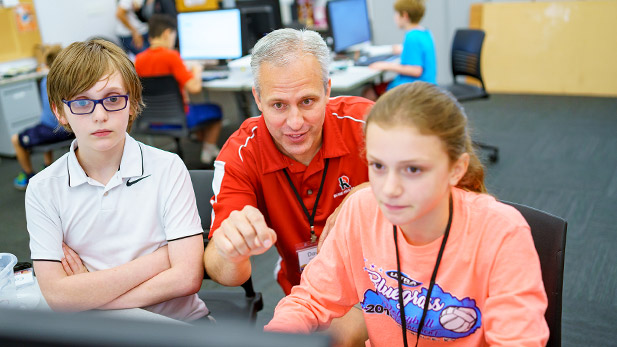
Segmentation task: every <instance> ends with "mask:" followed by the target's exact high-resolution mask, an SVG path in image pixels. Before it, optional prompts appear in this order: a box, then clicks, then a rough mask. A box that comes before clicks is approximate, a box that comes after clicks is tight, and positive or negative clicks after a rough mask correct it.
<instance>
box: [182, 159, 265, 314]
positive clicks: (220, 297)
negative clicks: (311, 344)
mask: <svg viewBox="0 0 617 347" xmlns="http://www.w3.org/2000/svg"><path fill="white" fill-rule="evenodd" d="M189 174H190V175H191V181H192V183H193V189H194V190H195V198H196V200H197V209H198V210H199V217H200V218H201V226H202V228H203V229H204V232H205V233H204V239H205V241H204V244H205V245H207V243H208V237H207V236H208V232H209V231H210V221H211V216H212V215H211V213H212V205H211V204H210V199H211V198H212V196H213V195H214V193H213V191H212V179H213V177H214V170H189ZM206 265H207V264H206ZM206 270H207V268H206ZM204 278H205V279H209V278H210V277H209V276H208V273H207V272H205V273H204ZM242 288H243V289H244V293H242V292H234V291H228V290H212V289H202V290H200V291H199V293H198V295H199V297H200V298H201V299H202V300H203V301H204V302H205V303H206V305H207V306H208V308H209V309H210V311H212V315H213V316H214V317H215V318H216V319H222V320H227V319H235V320H246V319H247V318H248V320H249V321H250V322H251V323H255V320H256V319H257V312H259V311H261V310H262V309H263V298H262V296H261V293H259V292H255V290H254V289H253V280H252V278H250V277H249V279H248V280H247V281H246V282H245V283H243V284H242Z"/></svg>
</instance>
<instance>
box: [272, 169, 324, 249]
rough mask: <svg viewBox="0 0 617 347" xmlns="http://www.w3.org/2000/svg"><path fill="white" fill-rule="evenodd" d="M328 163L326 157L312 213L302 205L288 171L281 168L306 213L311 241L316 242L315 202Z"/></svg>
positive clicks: (316, 201)
mask: <svg viewBox="0 0 617 347" xmlns="http://www.w3.org/2000/svg"><path fill="white" fill-rule="evenodd" d="M329 163H330V158H326V163H325V164H324V169H323V174H322V175H321V184H319V190H318V191H317V196H316V197H315V205H313V213H312V214H309V211H308V209H307V208H306V206H305V205H304V202H302V197H301V196H300V193H298V190H297V189H296V186H294V184H293V182H292V181H291V177H289V173H287V169H283V173H284V174H285V177H287V182H288V183H289V185H290V186H291V189H293V192H294V193H295V194H296V199H298V202H299V203H300V206H301V207H302V210H303V211H304V214H305V215H306V218H307V219H308V222H309V227H310V231H311V242H317V235H316V234H315V215H316V214H317V204H318V203H319V198H320V197H321V192H322V191H323V186H324V182H325V181H326V173H327V172H328V164H329Z"/></svg>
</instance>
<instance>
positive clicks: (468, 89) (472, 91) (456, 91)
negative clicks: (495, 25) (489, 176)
mask: <svg viewBox="0 0 617 347" xmlns="http://www.w3.org/2000/svg"><path fill="white" fill-rule="evenodd" d="M484 36H485V35H484V31H482V30H475V29H459V30H457V31H456V34H455V35H454V41H453V42H452V52H451V58H450V59H451V64H452V78H453V83H452V84H450V85H448V86H445V88H446V89H447V90H448V91H450V93H452V95H454V97H456V99H457V100H458V101H459V102H464V101H469V100H476V99H486V98H488V97H489V94H488V92H487V91H486V88H485V87H484V80H483V79H482V71H481V69H480V63H481V61H480V58H481V54H482V44H483V43H484ZM458 76H462V77H465V79H467V78H468V77H472V78H474V79H475V80H477V81H478V82H479V83H480V86H478V85H475V84H471V83H465V80H460V79H458ZM474 145H476V146H477V147H479V148H481V149H484V150H488V151H489V157H488V158H489V160H490V161H491V162H492V163H495V162H497V161H498V160H499V148H497V147H496V146H492V145H488V144H484V143H481V142H474Z"/></svg>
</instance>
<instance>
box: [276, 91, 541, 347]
mask: <svg viewBox="0 0 617 347" xmlns="http://www.w3.org/2000/svg"><path fill="white" fill-rule="evenodd" d="M469 133H470V131H469V129H468V126H467V117H466V116H465V113H464V112H463V109H462V107H461V106H460V104H459V103H458V102H457V101H456V99H454V97H452V96H451V95H450V94H449V93H447V92H443V91H442V90H441V89H439V87H437V86H435V85H433V84H430V83H426V82H415V83H407V84H404V85H401V86H398V87H396V88H394V89H392V90H390V91H388V92H387V93H385V94H384V95H383V96H382V97H381V98H380V99H379V100H378V101H377V103H376V104H375V106H374V107H373V108H372V109H371V111H370V113H369V116H368V118H367V120H366V126H365V140H366V142H365V143H366V151H365V153H366V159H367V162H368V167H369V182H370V188H365V189H362V190H359V191H358V192H357V193H355V194H353V195H351V196H349V198H348V199H347V200H346V202H344V203H343V206H342V207H341V209H340V213H339V214H338V217H337V219H336V222H335V224H334V227H333V228H332V230H331V231H330V235H329V236H328V237H327V238H326V239H325V241H324V243H323V247H322V248H321V251H320V252H319V254H317V256H316V257H315V258H314V259H313V260H312V261H311V262H310V263H308V265H307V266H306V268H305V269H304V272H302V278H301V280H300V284H299V285H297V286H295V287H293V289H292V290H291V293H290V294H289V295H288V296H287V297H285V298H283V299H282V300H281V302H280V303H279V304H278V306H277V307H276V309H275V311H274V317H273V318H272V321H271V322H270V323H269V324H268V325H267V326H266V327H265V329H266V330H269V331H283V332H301V333H309V332H313V331H317V330H322V329H325V328H327V327H328V326H329V325H330V322H331V321H332V319H335V318H337V317H341V316H343V315H344V314H346V313H347V312H348V311H349V310H350V309H351V308H352V307H353V305H354V304H356V303H357V302H358V301H359V302H360V303H361V305H362V310H363V313H364V318H365V321H366V327H367V329H368V336H369V340H370V345H371V346H408V345H410V346H413V345H416V346H418V345H419V346H448V347H459V346H537V347H540V346H546V342H547V340H548V337H549V329H548V326H547V324H546V320H545V319H544V312H545V311H546V307H547V297H546V293H545V291H544V286H543V283H542V273H541V269H540V260H539V257H538V253H537V252H536V249H535V246H534V243H533V239H532V237H531V231H530V229H529V225H528V224H527V222H526V221H525V219H524V218H523V216H521V214H520V213H519V212H518V211H517V210H516V209H514V208H513V207H511V206H508V205H505V204H503V203H501V202H499V201H497V200H495V198H494V197H492V196H490V195H488V194H486V190H485V186H484V169H483V167H482V164H481V163H480V160H479V159H478V157H477V156H476V154H475V152H474V149H473V145H472V143H471V138H470V136H469ZM401 322H405V323H404V324H401ZM418 341H419V343H418Z"/></svg>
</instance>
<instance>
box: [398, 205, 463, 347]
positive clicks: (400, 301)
mask: <svg viewBox="0 0 617 347" xmlns="http://www.w3.org/2000/svg"><path fill="white" fill-rule="evenodd" d="M451 225H452V198H450V216H449V217H448V226H446V232H445V233H444V234H443V240H442V241H441V247H440V248H439V254H437V261H436V262H435V268H434V269H433V274H432V275H431V283H430V284H429V286H428V291H427V293H426V300H425V301H424V308H423V309H422V318H420V323H419V324H418V333H417V334H416V347H417V346H418V341H420V334H421V333H422V328H424V320H425V319H426V314H427V313H428V306H429V303H430V300H431V294H432V292H433V286H434V285H435V278H436V277H437V270H438V269H439V264H441V257H442V256H443V250H444V249H445V248H446V242H447V241H448V235H450V226H451ZM392 230H393V232H394V247H395V248H396V271H397V272H398V276H397V277H398V278H397V279H398V304H399V307H400V313H401V327H402V328H403V344H404V345H405V347H407V322H406V321H405V306H404V305H403V285H402V281H401V277H402V275H401V260H400V257H399V254H398V240H397V239H398V238H397V233H396V225H393V226H392Z"/></svg>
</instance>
